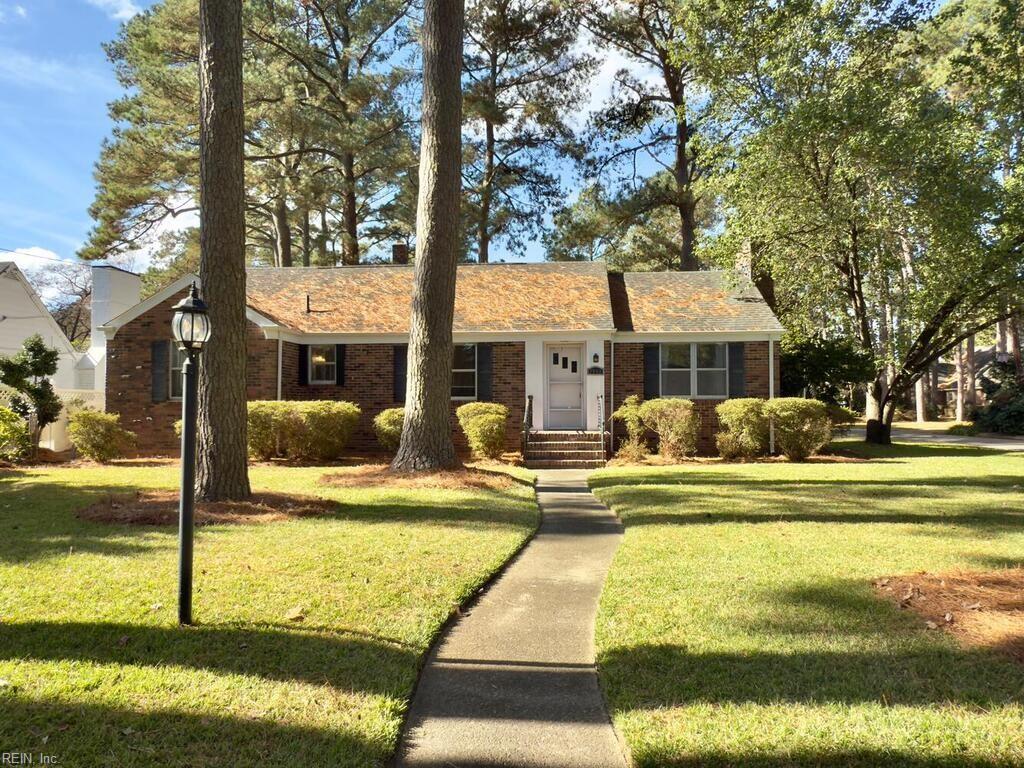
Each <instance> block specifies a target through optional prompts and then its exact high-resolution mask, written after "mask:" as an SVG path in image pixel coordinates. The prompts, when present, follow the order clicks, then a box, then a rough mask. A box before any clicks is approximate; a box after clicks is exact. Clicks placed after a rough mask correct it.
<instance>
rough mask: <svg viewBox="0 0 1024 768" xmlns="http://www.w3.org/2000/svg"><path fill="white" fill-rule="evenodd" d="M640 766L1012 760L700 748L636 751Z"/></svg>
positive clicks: (924, 766)
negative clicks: (684, 751)
mask: <svg viewBox="0 0 1024 768" xmlns="http://www.w3.org/2000/svg"><path fill="white" fill-rule="evenodd" d="M634 758H635V763H636V765H637V767H638V768H648V766H650V767H651V768H824V767H825V766H829V767H831V766H836V768H839V767H840V766H841V768H881V767H882V766H885V767H886V768H897V766H898V768H1011V767H1012V766H1013V765H1014V763H1013V762H1012V761H1009V760H996V759H985V758H978V757H968V756H966V755H957V754H949V755H926V754H922V753H920V752H907V751H902V750H901V751H897V750H881V749H878V750H873V749H855V750H826V749H823V750H820V751H815V750H793V751H790V750H786V751H785V752H784V753H779V754H766V753H763V752H761V753H757V752H754V753H748V754H736V753H730V752H699V753H696V754H690V755H678V754H674V753H670V752H667V751H666V752H658V751H652V750H649V751H647V752H645V754H643V755H634Z"/></svg>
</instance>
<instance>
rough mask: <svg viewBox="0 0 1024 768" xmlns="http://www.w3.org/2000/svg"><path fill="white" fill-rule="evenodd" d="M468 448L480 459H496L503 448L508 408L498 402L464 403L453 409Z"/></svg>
mask: <svg viewBox="0 0 1024 768" xmlns="http://www.w3.org/2000/svg"><path fill="white" fill-rule="evenodd" d="M455 415H456V417H458V419H459V426H460V427H462V431H463V433H465V435H466V440H467V441H468V442H469V449H470V450H471V451H472V452H473V455H474V456H476V457H478V458H481V459H497V458H500V457H501V454H502V452H503V451H504V450H505V432H506V427H507V425H508V408H506V407H505V406H504V405H501V404H500V403H466V404H465V405H462V406H459V408H458V410H456V411H455Z"/></svg>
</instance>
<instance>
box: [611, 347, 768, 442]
mask: <svg viewBox="0 0 1024 768" xmlns="http://www.w3.org/2000/svg"><path fill="white" fill-rule="evenodd" d="M744 346H745V349H744V379H745V381H746V394H747V396H748V397H765V398H766V397H768V342H767V341H748V342H746V344H745V345H744ZM774 357H775V377H774V378H775V392H776V395H777V394H778V392H779V345H778V344H775V354H774ZM609 359H610V358H609ZM610 386H611V383H610V382H609V383H606V385H605V388H606V390H607V389H609V388H610ZM614 387H615V397H614V400H613V405H614V407H615V408H618V407H619V406H620V405H621V404H622V401H623V400H625V399H626V398H627V397H629V396H630V395H640V396H641V397H643V394H644V345H643V344H642V343H617V344H616V345H615V383H614ZM721 402H722V401H721V400H694V401H693V403H694V407H695V408H696V411H697V416H698V418H699V419H700V428H699V431H698V434H697V451H698V452H699V453H701V454H713V453H715V434H716V433H717V432H718V416H717V414H716V413H715V406H716V405H718V404H719V403H721ZM615 433H616V441H618V440H619V439H621V438H622V437H623V435H624V430H623V427H622V424H621V423H618V422H617V423H616V424H615Z"/></svg>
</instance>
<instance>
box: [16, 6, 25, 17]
mask: <svg viewBox="0 0 1024 768" xmlns="http://www.w3.org/2000/svg"><path fill="white" fill-rule="evenodd" d="M14 15H15V16H17V17H18V18H19V19H27V18H28V11H26V10H25V6H23V5H16V6H14Z"/></svg>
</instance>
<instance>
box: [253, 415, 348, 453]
mask: <svg viewBox="0 0 1024 768" xmlns="http://www.w3.org/2000/svg"><path fill="white" fill-rule="evenodd" d="M361 414H362V411H360V410H359V406H357V405H355V404H354V403H349V402H346V401H344V400H254V401H253V402H251V403H249V419H248V439H249V455H251V456H253V457H255V458H257V459H261V460H263V461H266V460H268V459H272V458H274V457H281V456H287V457H288V458H290V459H300V460H303V461H308V460H315V461H331V460H333V459H337V458H339V457H340V456H341V455H342V453H343V452H344V450H345V448H346V447H347V446H348V442H349V440H351V438H352V433H353V432H354V431H355V428H356V424H358V423H359V416H360V415H361Z"/></svg>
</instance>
